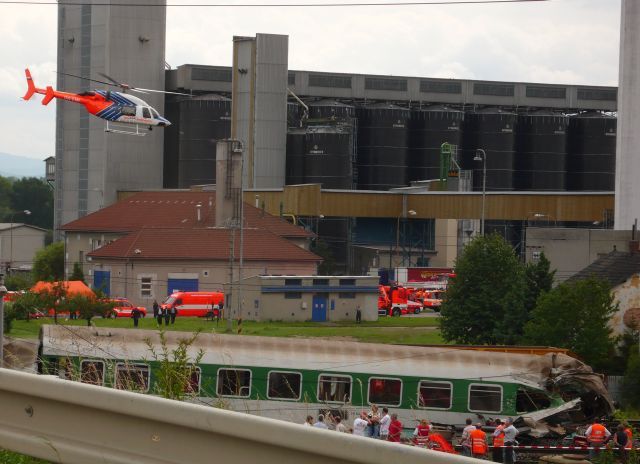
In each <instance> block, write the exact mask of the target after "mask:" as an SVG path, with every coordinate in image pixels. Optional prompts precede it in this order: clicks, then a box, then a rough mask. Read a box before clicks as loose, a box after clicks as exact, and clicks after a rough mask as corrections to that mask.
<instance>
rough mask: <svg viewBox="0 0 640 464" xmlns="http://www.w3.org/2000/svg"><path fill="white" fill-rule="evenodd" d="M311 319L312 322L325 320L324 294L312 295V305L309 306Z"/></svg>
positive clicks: (325, 299) (325, 300)
mask: <svg viewBox="0 0 640 464" xmlns="http://www.w3.org/2000/svg"><path fill="white" fill-rule="evenodd" d="M311 320H312V321H314V322H324V321H326V320H327V297H326V295H314V296H313V307H312V308H311Z"/></svg>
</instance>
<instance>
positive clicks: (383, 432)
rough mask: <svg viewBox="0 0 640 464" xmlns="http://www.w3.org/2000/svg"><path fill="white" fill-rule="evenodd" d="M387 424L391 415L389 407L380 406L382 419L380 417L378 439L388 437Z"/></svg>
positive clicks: (389, 422)
mask: <svg viewBox="0 0 640 464" xmlns="http://www.w3.org/2000/svg"><path fill="white" fill-rule="evenodd" d="M389 424H391V416H390V415H389V408H382V419H380V440H385V441H386V440H387V439H388V438H389Z"/></svg>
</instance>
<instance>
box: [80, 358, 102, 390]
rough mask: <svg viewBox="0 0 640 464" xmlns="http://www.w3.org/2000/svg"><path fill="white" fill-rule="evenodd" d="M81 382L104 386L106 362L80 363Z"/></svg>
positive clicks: (86, 361)
mask: <svg viewBox="0 0 640 464" xmlns="http://www.w3.org/2000/svg"><path fill="white" fill-rule="evenodd" d="M80 382H82V383H90V384H92V385H103V384H104V362H102V361H88V360H84V361H82V362H81V363H80Z"/></svg>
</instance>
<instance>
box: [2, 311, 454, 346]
mask: <svg viewBox="0 0 640 464" xmlns="http://www.w3.org/2000/svg"><path fill="white" fill-rule="evenodd" d="M58 323H59V324H65V325H86V324H87V322H86V321H83V320H64V319H62V318H59V319H58ZM93 323H94V324H95V325H96V326H97V327H119V328H130V329H133V321H132V320H131V319H129V318H122V319H101V318H95V319H93ZM43 324H53V319H52V318H42V319H37V320H31V321H13V327H12V330H11V332H10V333H8V334H7V335H9V336H11V337H15V338H27V339H33V338H37V337H38V333H39V331H40V326H41V325H43ZM237 326H238V324H237V322H236V321H234V323H233V333H237ZM226 327H227V321H224V320H221V321H220V322H219V323H216V322H215V321H207V320H205V319H201V318H195V317H188V318H187V317H185V318H180V317H178V318H177V319H176V323H175V324H173V325H169V326H168V327H167V326H165V328H166V329H167V330H178V331H183V332H196V331H198V330H201V331H203V332H217V333H222V332H225V330H226ZM140 328H141V329H156V328H157V323H156V321H155V319H153V318H151V317H147V318H144V319H140ZM242 333H243V334H245V335H262V336H267V337H341V338H352V339H354V340H358V341H366V342H375V343H399V344H442V343H444V342H443V341H442V338H441V337H440V330H439V319H438V318H437V317H416V318H409V317H407V318H402V317H394V318H391V317H385V318H380V320H379V321H376V322H363V323H362V324H356V323H355V322H350V321H349V322H282V321H279V322H254V321H245V322H243V323H242Z"/></svg>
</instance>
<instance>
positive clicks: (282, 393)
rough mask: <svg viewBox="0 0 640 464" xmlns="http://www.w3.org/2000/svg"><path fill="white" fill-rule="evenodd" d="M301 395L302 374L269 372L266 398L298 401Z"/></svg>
mask: <svg viewBox="0 0 640 464" xmlns="http://www.w3.org/2000/svg"><path fill="white" fill-rule="evenodd" d="M301 393H302V374H300V373H299V372H279V371H271V372H269V382H268V385H267V398H271V399H278V400H299V399H300V396H301Z"/></svg>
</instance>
